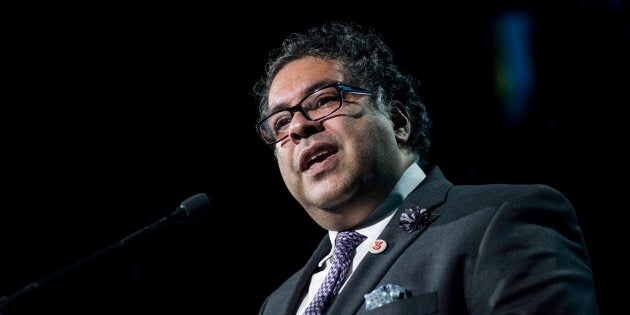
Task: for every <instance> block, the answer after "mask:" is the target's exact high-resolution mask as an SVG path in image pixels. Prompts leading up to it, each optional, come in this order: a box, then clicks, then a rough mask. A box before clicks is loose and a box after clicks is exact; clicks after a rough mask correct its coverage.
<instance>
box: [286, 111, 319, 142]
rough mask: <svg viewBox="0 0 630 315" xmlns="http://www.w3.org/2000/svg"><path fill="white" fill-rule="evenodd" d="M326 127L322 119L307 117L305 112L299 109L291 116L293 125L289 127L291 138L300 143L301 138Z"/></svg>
mask: <svg viewBox="0 0 630 315" xmlns="http://www.w3.org/2000/svg"><path fill="white" fill-rule="evenodd" d="M323 129H324V126H323V125H322V122H321V121H314V120H310V119H308V118H306V116H304V113H302V112H300V111H298V112H296V113H295V114H294V115H293V118H291V126H290V127H289V138H290V139H291V141H293V142H294V143H298V142H299V141H300V140H301V139H303V138H307V137H309V136H310V135H312V134H314V133H317V132H320V131H322V130H323Z"/></svg>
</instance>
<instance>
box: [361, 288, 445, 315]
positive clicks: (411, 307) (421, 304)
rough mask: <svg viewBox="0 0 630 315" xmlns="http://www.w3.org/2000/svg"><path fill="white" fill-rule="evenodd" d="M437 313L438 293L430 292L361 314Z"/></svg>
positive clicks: (426, 314)
mask: <svg viewBox="0 0 630 315" xmlns="http://www.w3.org/2000/svg"><path fill="white" fill-rule="evenodd" d="M364 307H365V306H364ZM437 313H438V307H437V292H429V293H424V294H420V295H417V296H416V295H412V296H410V297H407V298H404V299H401V300H396V301H394V302H392V303H389V304H385V305H383V306H380V307H377V308H375V309H373V310H371V311H365V309H363V313H361V314H370V315H376V314H387V315H402V314H409V315H411V314H413V315H430V314H437Z"/></svg>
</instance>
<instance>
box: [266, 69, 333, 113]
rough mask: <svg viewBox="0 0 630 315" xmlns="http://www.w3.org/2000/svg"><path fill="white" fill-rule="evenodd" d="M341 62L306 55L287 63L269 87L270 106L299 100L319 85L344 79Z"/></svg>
mask: <svg viewBox="0 0 630 315" xmlns="http://www.w3.org/2000/svg"><path fill="white" fill-rule="evenodd" d="M343 79H344V78H343V75H342V73H341V71H340V68H339V63H338V62H337V61H334V60H324V59H321V58H316V57H304V58H301V59H297V60H294V61H291V62H289V63H287V64H286V65H285V66H284V67H282V69H281V70H280V71H278V73H277V74H276V76H275V77H274V79H273V81H272V82H271V86H270V88H269V107H270V108H273V107H275V106H279V105H287V104H291V103H295V102H298V101H299V100H301V99H302V98H303V97H304V96H305V95H306V94H308V93H309V92H310V91H312V90H313V89H314V88H316V87H317V86H319V85H322V84H325V83H332V82H336V81H340V82H342V81H344V80H343Z"/></svg>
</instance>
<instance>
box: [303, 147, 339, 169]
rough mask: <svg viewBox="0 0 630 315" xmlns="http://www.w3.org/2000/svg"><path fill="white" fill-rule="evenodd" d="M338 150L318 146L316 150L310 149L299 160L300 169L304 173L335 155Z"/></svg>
mask: <svg viewBox="0 0 630 315" xmlns="http://www.w3.org/2000/svg"><path fill="white" fill-rule="evenodd" d="M338 151H339V150H338V149H337V148H335V147H333V146H326V147H324V146H320V147H318V148H312V149H311V150H310V152H305V153H304V154H303V155H302V158H301V160H300V169H301V170H302V171H306V170H309V169H311V168H312V167H313V166H315V165H317V164H320V163H323V162H324V161H326V159H328V158H329V157H330V156H332V155H334V154H335V153H337V152H338Z"/></svg>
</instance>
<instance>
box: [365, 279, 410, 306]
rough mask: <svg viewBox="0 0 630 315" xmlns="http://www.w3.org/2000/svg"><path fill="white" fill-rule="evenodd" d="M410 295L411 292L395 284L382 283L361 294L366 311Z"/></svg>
mask: <svg viewBox="0 0 630 315" xmlns="http://www.w3.org/2000/svg"><path fill="white" fill-rule="evenodd" d="M410 296H411V292H409V291H408V290H407V289H405V288H403V287H401V286H399V285H395V284H386V285H382V286H380V287H378V288H376V289H374V290H373V291H372V292H370V293H368V294H364V295H363V297H364V298H365V309H366V310H367V311H370V310H373V309H375V308H377V307H381V306H383V305H385V304H389V303H392V302H394V301H396V300H401V299H404V298H407V297H410Z"/></svg>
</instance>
